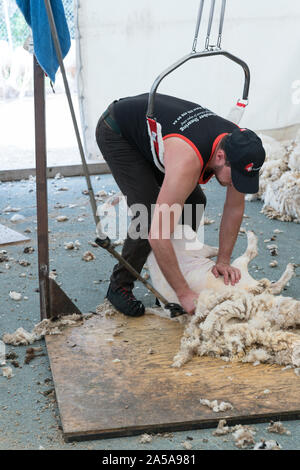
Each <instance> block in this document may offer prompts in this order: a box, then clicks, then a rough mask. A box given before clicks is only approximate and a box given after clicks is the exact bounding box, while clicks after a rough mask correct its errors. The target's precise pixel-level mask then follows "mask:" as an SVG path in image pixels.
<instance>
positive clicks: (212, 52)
mask: <svg viewBox="0 0 300 470" xmlns="http://www.w3.org/2000/svg"><path fill="white" fill-rule="evenodd" d="M203 7H204V0H200V5H199V10H198V16H197V22H196V29H195V36H194V41H193V47H192V52H191V53H190V54H187V55H185V56H184V57H182V58H181V59H179V60H178V61H177V62H175V63H174V64H172V65H171V66H170V67H168V68H167V69H166V70H164V71H163V72H162V73H161V74H160V75H159V76H158V77H157V78H156V80H155V81H154V83H153V85H152V87H151V90H150V93H149V98H148V107H147V118H150V119H155V116H154V101H155V95H156V92H157V88H158V86H159V84H160V82H161V81H162V80H163V79H164V78H165V77H166V76H167V75H169V74H170V73H172V72H174V70H176V69H177V68H178V67H180V66H181V65H183V64H185V63H186V62H188V61H189V60H191V59H197V58H201V57H212V56H224V57H227V59H229V60H231V61H233V62H235V63H236V64H238V65H240V66H241V67H242V68H243V71H244V76H245V79H244V88H243V98H242V99H243V101H244V103H245V104H246V105H247V104H248V94H249V87H250V70H249V67H248V65H247V64H246V62H244V61H243V60H242V59H240V58H239V57H236V56H235V55H233V54H231V53H230V52H228V51H226V50H223V49H221V39H222V31H223V24H224V17H225V8H226V0H222V6H221V15H220V23H219V35H218V41H217V45H216V46H213V45H210V44H209V38H210V33H211V27H212V22H213V17H214V10H215V0H211V6H210V13H209V20H208V28H207V35H206V41H205V49H204V50H203V51H200V52H196V46H197V41H198V33H199V29H200V24H201V19H202V13H203Z"/></svg>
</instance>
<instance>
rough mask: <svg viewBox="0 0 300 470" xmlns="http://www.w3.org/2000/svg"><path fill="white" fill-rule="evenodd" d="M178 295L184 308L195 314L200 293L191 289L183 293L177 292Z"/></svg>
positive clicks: (190, 313)
mask: <svg viewBox="0 0 300 470" xmlns="http://www.w3.org/2000/svg"><path fill="white" fill-rule="evenodd" d="M177 297H178V299H179V302H180V305H181V306H182V307H183V308H184V310H185V311H186V312H187V313H188V314H189V315H194V313H195V310H196V305H197V301H198V294H196V292H194V291H193V290H191V289H189V290H186V291H184V292H183V293H181V294H177Z"/></svg>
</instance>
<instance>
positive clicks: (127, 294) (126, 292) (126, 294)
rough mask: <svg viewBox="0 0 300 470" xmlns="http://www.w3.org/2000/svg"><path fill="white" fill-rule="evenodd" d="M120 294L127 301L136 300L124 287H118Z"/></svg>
mask: <svg viewBox="0 0 300 470" xmlns="http://www.w3.org/2000/svg"><path fill="white" fill-rule="evenodd" d="M119 291H120V293H121V294H122V295H123V297H125V298H126V299H127V300H133V301H135V302H137V300H136V298H135V297H134V295H133V293H132V291H131V290H129V289H126V288H125V287H120V288H119Z"/></svg>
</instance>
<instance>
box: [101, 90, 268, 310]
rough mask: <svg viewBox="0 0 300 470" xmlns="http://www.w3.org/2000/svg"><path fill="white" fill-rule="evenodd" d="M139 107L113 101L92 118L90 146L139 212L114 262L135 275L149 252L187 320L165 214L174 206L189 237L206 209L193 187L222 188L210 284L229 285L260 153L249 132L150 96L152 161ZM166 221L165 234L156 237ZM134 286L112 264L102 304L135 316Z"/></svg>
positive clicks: (143, 98)
mask: <svg viewBox="0 0 300 470" xmlns="http://www.w3.org/2000/svg"><path fill="white" fill-rule="evenodd" d="M147 104H148V94H142V95H138V96H133V97H128V98H123V99H120V100H118V101H114V102H113V103H112V104H111V105H110V106H109V107H108V109H107V110H106V111H105V112H104V113H103V114H102V116H101V117H100V119H99V122H98V124H97V129H96V139H97V143H98V146H99V148H100V150H101V152H102V154H103V157H104V159H105V160H106V162H107V164H108V166H109V167H110V169H111V172H112V175H113V176H114V179H115V181H116V182H117V184H118V186H119V188H120V190H121V191H122V193H123V194H124V195H125V196H126V197H127V204H128V207H131V206H133V205H135V204H139V207H143V208H144V215H145V217H144V218H143V219H142V220H144V223H140V224H139V225H140V227H139V237H136V236H134V237H133V236H131V227H134V228H136V226H135V224H134V222H135V220H137V217H139V216H140V215H141V214H140V212H141V211H139V213H136V214H133V218H132V224H131V226H130V227H129V230H128V235H127V239H126V240H125V243H124V246H123V250H122V256H123V257H124V258H125V259H126V260H127V261H128V262H129V263H130V264H131V265H132V266H133V267H134V268H135V269H136V270H137V271H138V272H141V270H142V268H143V266H144V264H145V262H146V259H147V257H148V255H149V253H150V251H151V249H152V250H153V252H154V255H155V257H156V259H157V262H158V264H159V267H160V269H161V271H162V273H163V274H164V276H165V278H166V280H167V281H168V282H169V284H170V285H171V287H172V288H173V289H174V291H175V292H176V295H177V297H178V299H179V302H180V304H181V305H182V307H183V308H184V310H185V311H186V312H187V313H189V314H193V313H194V312H195V301H196V299H197V295H196V293H195V292H193V291H192V290H191V289H190V288H189V286H188V284H187V282H186V281H185V279H184V277H183V275H182V273H181V271H180V268H179V265H178V262H177V258H176V255H175V253H174V250H173V247H172V244H171V242H170V235H171V234H172V233H173V230H174V227H175V226H176V224H177V222H178V214H177V216H175V215H172V212H170V207H172V206H173V205H175V206H177V207H179V208H180V214H179V216H180V215H181V216H182V223H185V224H189V225H190V226H191V227H192V228H193V230H194V231H197V229H198V226H199V223H200V217H199V213H201V211H199V210H198V209H199V207H205V205H206V197H205V195H204V193H203V191H202V189H201V185H202V184H206V183H207V182H208V181H209V180H210V179H211V178H212V177H213V176H215V177H216V178H217V180H218V182H219V183H220V184H221V185H222V186H226V187H227V193H226V199H225V204H224V210H223V215H222V219H221V224H220V232H219V255H218V258H217V261H216V264H215V266H214V267H213V268H212V272H213V274H214V275H215V276H216V277H219V276H223V277H224V282H225V284H228V283H231V284H232V285H235V284H236V283H238V282H239V280H240V277H241V273H240V271H239V270H238V269H237V268H234V267H232V266H231V265H230V258H231V254H232V251H233V248H234V245H235V242H236V239H237V235H238V232H239V229H240V225H241V222H242V218H243V214H244V197H245V194H246V193H256V192H257V191H258V187H259V169H260V168H261V166H262V165H263V163H264V160H265V151H264V148H263V146H262V142H261V139H260V138H259V137H258V136H257V135H256V134H255V133H254V132H253V131H251V130H248V129H240V128H239V127H238V126H237V125H236V124H234V123H232V122H231V121H228V120H226V119H224V118H222V117H220V116H218V115H216V114H215V113H213V112H212V111H210V110H208V109H206V108H203V107H202V106H200V105H198V104H196V103H192V102H189V101H185V100H182V99H179V98H176V97H172V96H167V95H163V94H157V95H156V98H155V114H156V119H157V121H158V122H159V123H160V124H161V127H162V138H163V146H164V152H163V159H162V158H159V156H158V155H153V153H152V151H151V145H150V137H149V135H148V130H147V124H146V111H147ZM140 205H142V206H140ZM153 205H154V206H153ZM153 207H154V210H153ZM188 207H189V208H191V210H188V209H187V208H188ZM151 209H152V210H151ZM166 222H167V225H168V235H167V236H164V233H165V232H164V227H163V224H164V223H165V224H166ZM134 281H135V278H134V276H133V275H132V274H131V273H129V272H128V271H127V270H126V268H125V267H124V266H123V265H122V264H120V263H119V264H117V265H116V266H115V267H114V269H113V273H112V275H111V278H110V285H109V288H108V292H107V298H108V300H109V301H110V302H111V303H112V305H113V306H114V307H115V308H116V309H118V310H119V311H120V312H122V313H124V314H125V315H129V316H140V315H143V314H144V311H145V308H144V305H143V304H142V302H141V301H139V300H137V299H136V298H135V296H134V295H133V293H132V289H133V287H134Z"/></svg>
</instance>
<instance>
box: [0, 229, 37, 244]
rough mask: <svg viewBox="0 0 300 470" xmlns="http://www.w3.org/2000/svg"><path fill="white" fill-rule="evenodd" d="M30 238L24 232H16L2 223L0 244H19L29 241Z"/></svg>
mask: <svg viewBox="0 0 300 470" xmlns="http://www.w3.org/2000/svg"><path fill="white" fill-rule="evenodd" d="M29 241H30V238H28V237H25V236H24V235H23V234H22V233H19V232H16V231H15V230H12V229H10V228H8V227H5V225H2V224H0V246H6V245H18V244H19V243H26V242H29Z"/></svg>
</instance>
